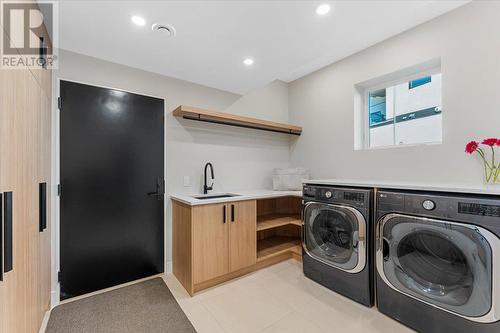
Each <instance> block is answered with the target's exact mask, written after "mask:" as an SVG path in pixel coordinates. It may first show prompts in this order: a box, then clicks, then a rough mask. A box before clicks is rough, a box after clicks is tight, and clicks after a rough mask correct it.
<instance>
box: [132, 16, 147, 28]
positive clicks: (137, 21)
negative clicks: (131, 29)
mask: <svg viewBox="0 0 500 333" xmlns="http://www.w3.org/2000/svg"><path fill="white" fill-rule="evenodd" d="M130 19H131V20H132V22H133V23H134V24H135V25H139V26H143V25H145V24H146V20H145V19H144V18H143V17H140V16H137V15H134V16H132V17H131V18H130Z"/></svg>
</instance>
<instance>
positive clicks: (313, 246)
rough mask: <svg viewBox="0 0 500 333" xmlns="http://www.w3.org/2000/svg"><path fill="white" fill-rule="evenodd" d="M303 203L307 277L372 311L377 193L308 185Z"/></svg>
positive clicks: (303, 248) (304, 260)
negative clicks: (375, 197) (373, 225)
mask: <svg viewBox="0 0 500 333" xmlns="http://www.w3.org/2000/svg"><path fill="white" fill-rule="evenodd" d="M303 198H304V204H303V212H302V215H303V228H302V230H303V237H302V252H303V267H304V274H305V276H307V277H308V278H310V279H312V280H314V281H316V282H318V283H320V284H322V285H323V286H325V287H327V288H329V289H331V290H333V291H335V292H338V293H339V294H342V295H344V296H346V297H348V298H351V299H352V300H354V301H356V302H359V303H361V304H363V305H366V306H372V305H373V298H374V297H373V279H372V276H373V269H372V262H373V260H372V257H373V254H372V250H371V249H372V247H373V246H372V245H373V243H372V240H371V238H370V235H372V234H373V232H372V219H371V216H372V214H371V206H372V205H371V203H372V201H373V191H372V190H371V189H365V188H342V187H334V186H329V185H316V184H305V185H304V187H303Z"/></svg>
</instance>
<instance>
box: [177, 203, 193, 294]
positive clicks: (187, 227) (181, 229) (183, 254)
mask: <svg viewBox="0 0 500 333" xmlns="http://www.w3.org/2000/svg"><path fill="white" fill-rule="evenodd" d="M191 236H192V224H191V207H189V206H187V205H184V204H182V203H180V202H178V201H172V265H173V273H174V275H175V277H176V278H177V280H179V282H180V283H181V284H182V285H183V286H184V288H185V289H186V290H187V291H188V293H189V294H191V295H192V294H193V278H192V274H193V271H192V267H193V262H192V258H193V256H192V253H193V251H192V247H193V244H192V242H191Z"/></svg>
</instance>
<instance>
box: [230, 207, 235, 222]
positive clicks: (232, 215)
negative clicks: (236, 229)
mask: <svg viewBox="0 0 500 333" xmlns="http://www.w3.org/2000/svg"><path fill="white" fill-rule="evenodd" d="M231 222H234V205H233V204H232V205H231Z"/></svg>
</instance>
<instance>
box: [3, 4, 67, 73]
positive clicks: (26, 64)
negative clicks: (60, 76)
mask: <svg viewBox="0 0 500 333" xmlns="http://www.w3.org/2000/svg"><path fill="white" fill-rule="evenodd" d="M57 5H58V4H57V2H56V1H37V2H29V1H1V10H2V13H1V22H2V27H3V30H4V34H2V42H1V47H2V53H1V68H3V69H16V68H17V69H21V68H56V64H57V61H56V60H57V55H56V54H55V51H56V50H57V46H58V45H57V44H56V43H57V37H58V34H57V32H58V31H57Z"/></svg>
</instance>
